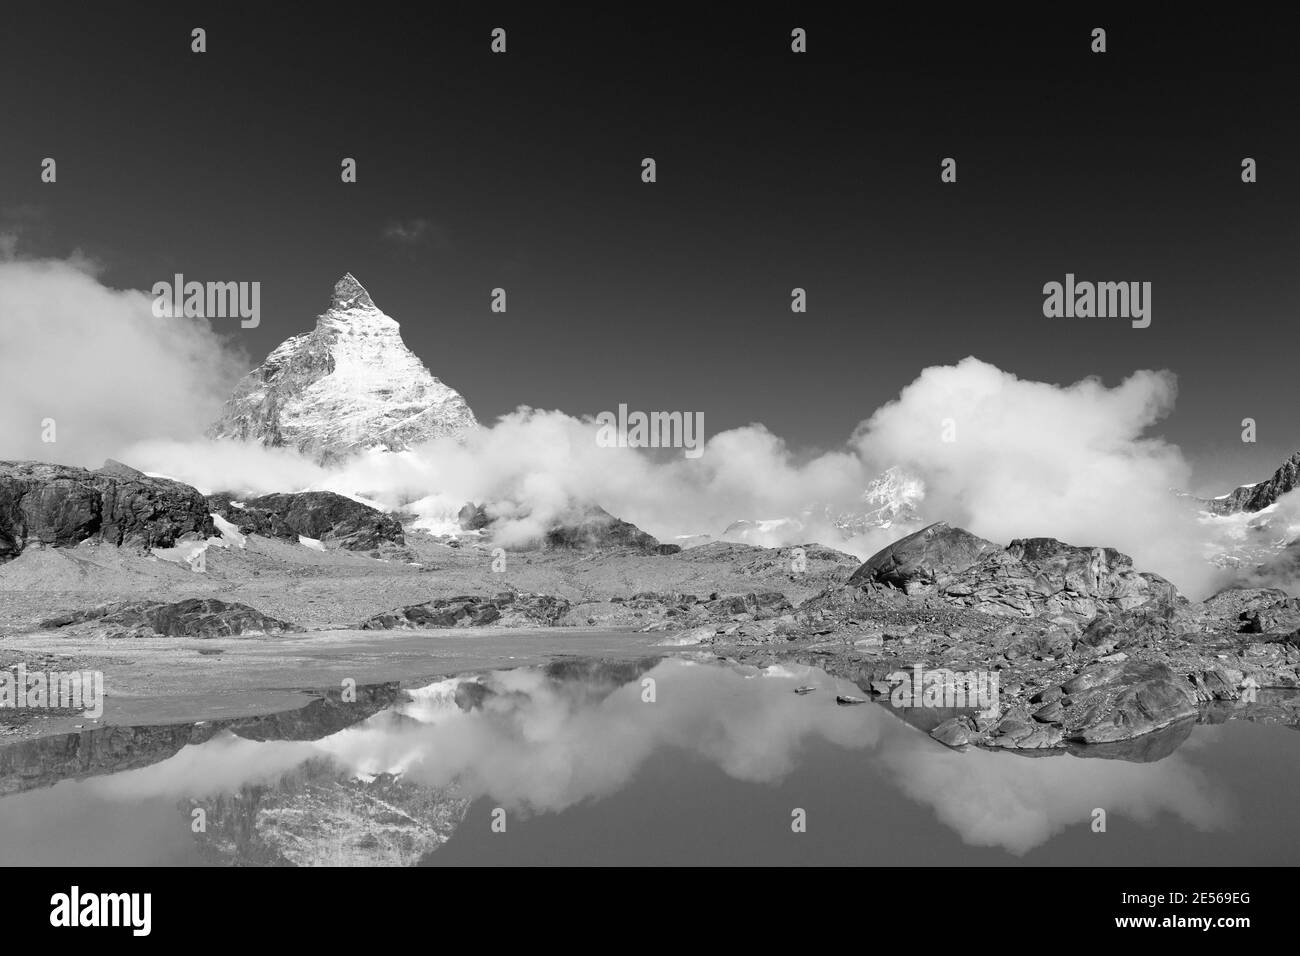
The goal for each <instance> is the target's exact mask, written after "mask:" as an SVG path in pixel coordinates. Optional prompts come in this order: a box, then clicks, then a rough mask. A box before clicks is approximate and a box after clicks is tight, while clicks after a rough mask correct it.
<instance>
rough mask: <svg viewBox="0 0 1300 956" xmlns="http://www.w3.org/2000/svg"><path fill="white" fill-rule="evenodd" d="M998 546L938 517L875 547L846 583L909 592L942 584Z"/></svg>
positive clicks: (997, 549)
mask: <svg viewBox="0 0 1300 956" xmlns="http://www.w3.org/2000/svg"><path fill="white" fill-rule="evenodd" d="M1000 550H1001V548H1000V547H999V546H998V545H996V544H994V543H993V542H992V541H986V540H984V539H983V538H979V537H976V536H975V535H973V534H971V533H970V532H969V531H964V530H962V529H961V528H954V527H951V526H950V525H949V524H948V523H947V522H943V521H940V522H939V523H937V524H932V525H930V526H929V527H926V528H922V529H921V530H920V531H918V532H916V533H915V534H910V535H908V536H907V537H906V538H901V539H899V540H898V541H895V542H894V543H893V544H891V545H889V546H887V547H885V548H882V549H881V550H880V551H877V552H876V553H875V554H873V555H872V556H871V557H870V558H868V559H867V560H866V561H865V562H864V563H863V564H862V566H861V567H859V568H858V569H857V570H856V571H854V572H853V575H852V577H850V578H849V580H848V584H849V585H850V586H852V587H863V586H867V585H871V584H883V585H886V586H888V587H893V588H897V589H899V590H901V591H907V592H908V593H911V592H912V591H914V590H917V589H920V588H924V587H928V586H933V585H939V584H943V583H945V582H947V581H948V580H950V579H952V578H953V577H954V576H955V575H957V574H958V573H960V572H961V571H964V570H966V569H967V568H969V567H970V566H971V565H973V564H975V563H976V562H977V561H979V560H980V559H981V558H982V557H984V556H985V555H988V554H993V553H995V552H998V551H1000Z"/></svg>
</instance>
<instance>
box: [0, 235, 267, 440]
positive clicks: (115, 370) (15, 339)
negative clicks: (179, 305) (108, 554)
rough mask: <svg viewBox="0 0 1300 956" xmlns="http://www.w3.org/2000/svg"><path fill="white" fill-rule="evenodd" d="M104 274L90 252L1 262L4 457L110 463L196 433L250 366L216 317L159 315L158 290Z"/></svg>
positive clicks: (0, 362) (1, 434) (0, 431)
mask: <svg viewBox="0 0 1300 956" xmlns="http://www.w3.org/2000/svg"><path fill="white" fill-rule="evenodd" d="M10 252H12V249H10ZM96 271H97V267H96V266H95V265H94V264H93V263H91V262H89V261H88V260H86V259H84V258H82V257H80V256H74V257H73V258H72V259H70V260H66V261H65V260H55V259H48V260H14V259H12V258H8V259H7V260H5V261H0V382H3V383H4V389H5V397H4V401H3V402H0V458H19V459H24V458H34V459H41V460H46V461H59V462H63V463H67V464H77V465H89V466H98V465H100V464H102V463H103V460H104V458H105V457H108V456H112V455H116V454H118V453H120V450H121V449H122V447H123V446H124V445H126V444H128V443H130V442H133V441H137V440H140V439H143V438H146V437H148V438H159V437H164V438H165V437H173V438H190V437H193V436H194V435H196V434H201V433H202V430H203V428H204V427H205V426H206V424H207V423H208V422H209V421H210V420H211V419H212V418H213V417H214V415H215V413H216V410H217V409H218V408H219V406H220V402H221V401H222V400H223V399H224V398H225V396H226V395H227V394H228V393H229V389H230V387H231V386H232V385H233V383H234V381H235V380H236V378H237V377H238V374H239V372H240V371H241V370H242V366H243V363H242V362H241V361H240V360H239V359H238V358H237V357H236V356H234V355H232V353H231V351H230V350H229V349H227V348H226V347H224V346H223V345H222V343H221V341H220V339H219V338H218V337H217V336H216V334H215V333H214V332H213V330H212V328H211V327H210V326H209V325H207V323H206V322H204V321H202V320H194V319H159V318H155V317H154V315H153V312H152V310H151V303H152V299H151V297H150V296H149V295H148V294H147V293H145V292H141V291H136V290H129V289H128V290H118V289H110V288H108V287H107V286H105V285H103V284H102V283H101V282H100V281H99V280H98V279H97V278H96V276H95V272H96ZM46 419H53V420H54V423H55V432H54V434H55V437H56V438H57V441H55V442H54V443H52V444H50V443H46V442H44V441H42V434H43V431H44V426H43V424H42V423H43V422H44V421H45V420H46Z"/></svg>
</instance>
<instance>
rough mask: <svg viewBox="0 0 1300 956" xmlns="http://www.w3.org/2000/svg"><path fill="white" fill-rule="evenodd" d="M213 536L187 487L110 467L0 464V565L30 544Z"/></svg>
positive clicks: (141, 542)
mask: <svg viewBox="0 0 1300 956" xmlns="http://www.w3.org/2000/svg"><path fill="white" fill-rule="evenodd" d="M186 534H192V535H195V536H198V537H204V538H206V537H210V536H212V535H214V534H216V528H215V527H213V524H212V517H211V515H210V514H209V513H208V505H207V501H206V500H205V499H204V498H203V496H202V495H201V494H199V493H198V491H196V490H195V489H194V488H191V487H190V486H189V485H183V484H181V483H180V482H178V481H169V480H167V479H165V478H150V477H148V476H146V475H144V474H141V473H140V472H137V471H135V470H134V469H130V468H127V467H126V466H124V465H121V464H119V463H117V462H110V463H109V464H108V465H107V466H105V468H104V469H102V470H100V471H87V470H86V469H84V468H70V467H67V466H65V465H50V464H44V463H42V462H33V461H27V462H14V461H0V562H4V561H8V560H10V559H12V558H16V557H17V556H18V555H19V554H21V553H22V552H23V550H24V549H26V548H28V547H31V546H33V545H39V546H45V547H55V548H71V547H75V546H76V545H78V544H80V543H81V542H82V541H87V540H91V539H93V540H98V541H104V542H106V543H108V544H112V545H116V546H122V545H137V546H139V547H144V548H152V547H162V548H169V547H172V546H173V545H175V544H176V542H177V540H178V539H180V538H181V536H182V535H186Z"/></svg>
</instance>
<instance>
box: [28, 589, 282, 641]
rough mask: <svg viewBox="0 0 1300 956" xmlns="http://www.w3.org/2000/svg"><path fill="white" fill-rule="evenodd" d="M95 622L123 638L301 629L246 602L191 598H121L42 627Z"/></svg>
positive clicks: (207, 635)
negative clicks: (140, 599)
mask: <svg viewBox="0 0 1300 956" xmlns="http://www.w3.org/2000/svg"><path fill="white" fill-rule="evenodd" d="M84 624H92V625H94V626H95V627H96V628H97V629H102V631H103V633H104V636H106V637H111V638H120V637H193V638H213V637H240V636H251V635H266V634H283V633H285V632H287V631H301V630H302V628H301V627H299V626H297V625H295V624H290V623H289V622H288V621H281V620H279V619H278V618H274V617H271V616H269V615H266V614H263V613H262V612H261V611H258V610H256V609H254V608H251V607H249V606H248V605H247V604H231V603H227V602H225V601H218V600H215V599H210V598H209V599H200V598H191V599H188V600H185V601H176V602H174V603H170V604H168V603H163V602H159V601H120V602H116V603H113V604H104V605H101V606H99V607H95V608H91V609H90V610H86V611H76V612H74V613H72V614H65V615H62V616H60V617H55V618H50V619H49V620H46V621H42V622H41V627H42V628H45V629H50V630H53V629H55V628H63V627H74V626H77V625H84Z"/></svg>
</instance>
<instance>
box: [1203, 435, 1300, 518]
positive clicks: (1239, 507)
mask: <svg viewBox="0 0 1300 956" xmlns="http://www.w3.org/2000/svg"><path fill="white" fill-rule="evenodd" d="M1297 487H1300V451H1298V452H1296V453H1295V454H1294V455H1292V456H1291V457H1290V458H1288V459H1287V460H1286V461H1284V462H1282V467H1280V468H1278V470H1277V471H1275V472H1273V476H1272V477H1271V478H1269V479H1268V480H1267V481H1261V482H1260V483H1259V484H1257V485H1242V486H1241V487H1240V488H1236V489H1234V490H1233V491H1232V492H1230V493H1229V494H1227V495H1225V496H1224V497H1222V498H1213V499H1209V500H1205V499H1198V501H1199V503H1200V504H1201V505H1203V506H1204V507H1205V508H1206V509H1207V510H1208V511H1210V512H1211V513H1213V514H1221V515H1229V514H1236V513H1238V512H1241V511H1245V512H1249V513H1253V512H1256V511H1263V510H1264V509H1265V508H1267V507H1268V506H1269V505H1271V504H1273V503H1274V502H1275V501H1277V499H1279V498H1281V497H1282V496H1283V495H1284V494H1286V493H1287V492H1288V491H1294V490H1295V489H1296V488H1297Z"/></svg>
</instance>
